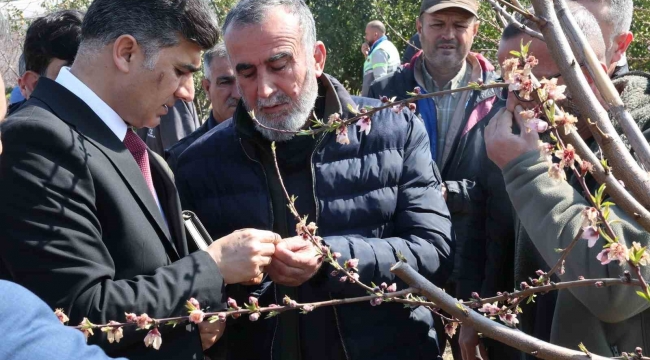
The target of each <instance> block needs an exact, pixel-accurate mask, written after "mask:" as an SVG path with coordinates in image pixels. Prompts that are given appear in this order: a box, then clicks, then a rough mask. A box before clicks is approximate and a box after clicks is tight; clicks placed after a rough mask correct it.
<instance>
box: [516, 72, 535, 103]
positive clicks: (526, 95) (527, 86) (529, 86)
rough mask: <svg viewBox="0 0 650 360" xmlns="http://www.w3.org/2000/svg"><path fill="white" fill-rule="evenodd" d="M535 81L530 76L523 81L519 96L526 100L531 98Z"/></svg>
mask: <svg viewBox="0 0 650 360" xmlns="http://www.w3.org/2000/svg"><path fill="white" fill-rule="evenodd" d="M533 90H534V89H533V81H532V80H531V79H530V77H527V78H526V79H524V80H522V81H521V87H520V90H519V96H520V97H521V98H522V99H524V100H530V94H531V93H532V92H533Z"/></svg>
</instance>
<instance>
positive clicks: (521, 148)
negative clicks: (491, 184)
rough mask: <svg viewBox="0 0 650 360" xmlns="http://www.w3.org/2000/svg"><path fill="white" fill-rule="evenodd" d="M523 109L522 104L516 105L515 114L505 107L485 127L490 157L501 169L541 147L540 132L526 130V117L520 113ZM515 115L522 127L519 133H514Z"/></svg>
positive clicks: (486, 144) (486, 143) (486, 146)
mask: <svg viewBox="0 0 650 360" xmlns="http://www.w3.org/2000/svg"><path fill="white" fill-rule="evenodd" d="M522 111H524V109H523V108H522V107H521V106H520V105H517V106H516V107H515V113H514V115H513V113H512V112H510V111H508V110H506V109H505V108H504V109H501V110H499V111H498V112H497V113H496V114H495V115H494V117H493V118H492V119H490V124H489V125H488V126H487V127H486V128H485V148H486V150H487V154H488V157H489V158H490V160H492V161H493V162H494V163H495V164H496V165H497V166H498V167H499V168H500V169H503V168H504V167H506V165H508V163H510V162H511V161H512V160H514V159H515V158H517V157H518V156H520V155H521V154H524V153H527V152H529V151H531V150H538V149H539V144H538V141H539V134H537V132H536V131H530V132H529V131H526V129H527V127H526V124H525V122H524V119H523V118H522V117H521V115H519V113H520V112H522ZM513 116H514V117H515V119H516V120H517V124H519V128H520V129H521V133H520V134H519V135H515V134H513V133H512V118H513Z"/></svg>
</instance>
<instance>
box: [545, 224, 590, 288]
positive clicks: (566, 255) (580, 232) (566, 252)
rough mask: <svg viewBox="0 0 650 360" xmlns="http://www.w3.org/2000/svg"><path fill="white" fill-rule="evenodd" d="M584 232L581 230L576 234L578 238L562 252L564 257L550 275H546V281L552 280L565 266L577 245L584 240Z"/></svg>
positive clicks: (561, 257)
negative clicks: (565, 261)
mask: <svg viewBox="0 0 650 360" xmlns="http://www.w3.org/2000/svg"><path fill="white" fill-rule="evenodd" d="M584 232H585V231H584V230H583V229H580V231H578V234H576V236H575V237H574V238H573V241H571V243H570V244H569V246H567V248H566V249H564V250H562V256H560V259H559V260H558V261H557V263H555V266H553V268H552V269H551V270H550V271H549V272H548V273H546V275H544V278H545V280H550V279H551V276H552V275H553V274H555V272H556V271H558V269H560V268H561V267H562V264H564V260H566V258H567V257H568V256H569V253H570V252H571V250H573V248H574V247H575V246H576V244H577V243H578V242H579V241H580V240H581V239H582V234H584Z"/></svg>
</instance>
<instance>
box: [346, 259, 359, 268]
mask: <svg viewBox="0 0 650 360" xmlns="http://www.w3.org/2000/svg"><path fill="white" fill-rule="evenodd" d="M357 266H359V259H350V260H348V261H346V262H345V268H346V269H356V267H357Z"/></svg>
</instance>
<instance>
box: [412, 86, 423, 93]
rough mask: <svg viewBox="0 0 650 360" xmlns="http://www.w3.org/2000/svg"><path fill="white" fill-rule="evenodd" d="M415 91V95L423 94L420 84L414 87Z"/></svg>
mask: <svg viewBox="0 0 650 360" xmlns="http://www.w3.org/2000/svg"><path fill="white" fill-rule="evenodd" d="M413 93H414V94H415V95H420V94H422V89H420V87H419V86H416V87H414V88H413Z"/></svg>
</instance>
